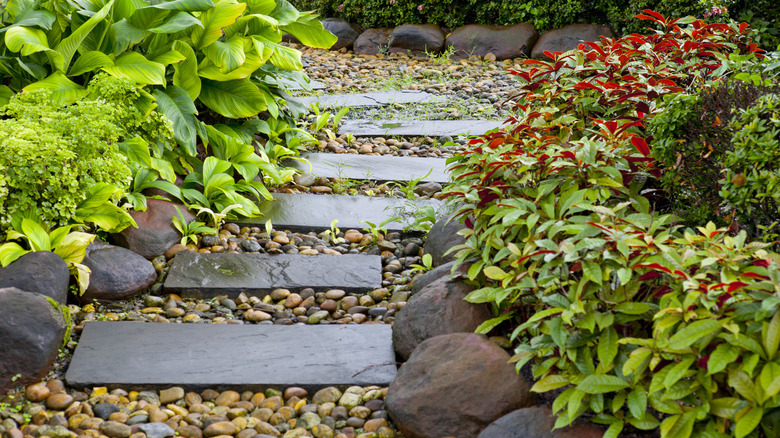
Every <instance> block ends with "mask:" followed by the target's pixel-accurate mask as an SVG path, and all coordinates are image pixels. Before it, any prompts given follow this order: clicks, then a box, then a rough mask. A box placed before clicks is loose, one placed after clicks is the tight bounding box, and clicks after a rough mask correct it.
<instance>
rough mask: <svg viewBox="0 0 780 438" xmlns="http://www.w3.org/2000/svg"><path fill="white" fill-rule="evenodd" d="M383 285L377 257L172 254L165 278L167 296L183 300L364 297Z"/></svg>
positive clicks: (355, 255)
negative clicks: (293, 293) (312, 293)
mask: <svg viewBox="0 0 780 438" xmlns="http://www.w3.org/2000/svg"><path fill="white" fill-rule="evenodd" d="M381 286H382V262H381V259H380V257H379V256H369V255H365V254H343V255H326V254H321V255H317V256H306V255H298V254H279V255H270V254H248V253H244V254H230V253H223V254H203V253H196V252H190V251H182V252H180V253H178V254H176V257H174V258H173V262H172V263H171V269H170V271H169V272H168V277H167V278H166V279H165V283H164V288H165V292H166V293H174V294H179V295H180V296H182V297H191V298H198V299H204V298H212V297H216V296H218V295H227V296H228V297H231V298H233V297H237V296H238V294H240V293H241V292H242V291H243V292H246V293H247V294H250V295H257V296H264V295H267V294H268V293H270V292H271V291H272V290H273V289H276V288H285V289H290V290H300V289H303V288H307V287H310V288H313V289H315V290H324V289H331V288H335V289H343V290H345V291H347V292H365V291H366V290H370V289H375V288H378V287H381Z"/></svg>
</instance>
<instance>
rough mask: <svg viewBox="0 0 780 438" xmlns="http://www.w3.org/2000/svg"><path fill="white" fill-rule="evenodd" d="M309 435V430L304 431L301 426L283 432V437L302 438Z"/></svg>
mask: <svg viewBox="0 0 780 438" xmlns="http://www.w3.org/2000/svg"><path fill="white" fill-rule="evenodd" d="M307 436H310V435H309V432H307V431H306V429H304V428H302V427H296V428H295V429H290V430H288V431H287V432H285V433H284V435H283V437H284V438H302V437H307Z"/></svg>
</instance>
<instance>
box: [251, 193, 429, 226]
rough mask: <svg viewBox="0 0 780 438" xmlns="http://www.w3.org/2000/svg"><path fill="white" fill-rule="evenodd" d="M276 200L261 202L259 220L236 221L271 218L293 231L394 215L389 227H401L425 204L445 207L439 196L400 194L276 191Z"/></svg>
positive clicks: (355, 223) (356, 223)
mask: <svg viewBox="0 0 780 438" xmlns="http://www.w3.org/2000/svg"><path fill="white" fill-rule="evenodd" d="M273 195H274V201H265V202H263V203H261V204H260V211H261V212H262V213H263V216H262V217H261V218H260V220H258V221H257V222H253V221H252V220H251V219H250V220H245V221H236V223H238V224H239V225H241V226H244V225H246V226H257V227H261V228H262V227H263V226H265V221H267V220H269V219H270V220H271V223H272V224H274V228H276V229H280V230H285V229H286V230H291V231H304V232H308V231H324V230H329V229H330V224H331V222H332V221H333V220H334V219H337V220H338V223H336V226H337V227H338V228H339V229H341V230H342V231H343V230H347V229H349V228H356V229H362V228H364V227H366V224H365V223H362V222H360V221H361V220H363V221H366V222H371V223H373V224H375V225H379V224H381V223H382V222H384V221H385V220H387V219H390V218H392V217H399V220H394V221H392V222H388V223H387V224H386V225H385V227H386V228H387V230H388V231H401V230H403V228H404V226H406V225H409V224H410V223H411V222H413V221H414V215H413V213H414V211H415V210H418V209H420V208H422V207H425V206H429V205H430V206H432V207H434V208H435V209H437V210H438V209H439V208H443V206H444V203H443V202H441V201H438V200H410V199H400V198H377V197H370V196H346V195H312V194H297V195H296V194H287V193H274V194H273Z"/></svg>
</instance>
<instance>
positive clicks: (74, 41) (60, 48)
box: [54, 0, 114, 71]
mask: <svg viewBox="0 0 780 438" xmlns="http://www.w3.org/2000/svg"><path fill="white" fill-rule="evenodd" d="M113 5H114V0H109V2H108V3H106V4H105V6H103V7H102V8H101V9H100V10H99V11H98V12H97V13H96V14H95V15H93V16H91V17H89V20H87V21H86V22H84V24H82V25H81V26H79V27H78V29H76V30H75V31H73V33H71V34H70V36H69V37H67V38H65V39H64V40H62V41H60V43H59V44H57V47H55V48H54V50H56V51H57V52H59V53H60V54H61V55H62V57H63V65H62V67H58V69H59V70H61V71H66V70H67V69H68V66H70V61H71V60H72V59H73V55H74V54H75V53H76V50H78V48H79V46H81V42H82V41H84V38H86V37H87V35H89V33H90V32H92V29H94V28H95V26H97V25H98V23H100V22H101V21H103V20H104V19H105V18H106V16H108V13H109V12H110V11H111V8H112V6H113Z"/></svg>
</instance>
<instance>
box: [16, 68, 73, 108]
mask: <svg viewBox="0 0 780 438" xmlns="http://www.w3.org/2000/svg"><path fill="white" fill-rule="evenodd" d="M23 90H24V91H32V90H49V91H51V99H52V101H53V102H54V103H56V104H57V105H65V104H69V103H73V102H75V101H77V100H79V99H80V98H82V97H84V95H86V94H87V90H86V89H85V88H84V87H82V86H81V85H79V84H77V83H75V82H73V81H71V80H70V79H68V78H66V77H65V75H64V74H63V73H62V72H59V71H57V72H54V73H52V75H51V76H49V77H48V78H46V79H43V80H40V81H38V82H33V83H32V84H30V85H28V86H26V87H24V88H23Z"/></svg>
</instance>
